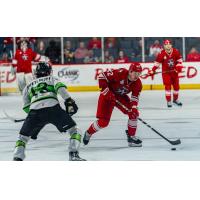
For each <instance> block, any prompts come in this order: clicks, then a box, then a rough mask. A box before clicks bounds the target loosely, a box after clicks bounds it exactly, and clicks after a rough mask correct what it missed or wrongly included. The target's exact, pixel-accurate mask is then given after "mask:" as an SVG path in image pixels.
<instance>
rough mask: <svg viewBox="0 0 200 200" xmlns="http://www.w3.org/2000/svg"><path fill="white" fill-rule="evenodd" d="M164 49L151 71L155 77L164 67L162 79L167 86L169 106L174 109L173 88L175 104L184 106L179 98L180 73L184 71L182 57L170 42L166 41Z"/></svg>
mask: <svg viewBox="0 0 200 200" xmlns="http://www.w3.org/2000/svg"><path fill="white" fill-rule="evenodd" d="M163 46H164V49H163V50H162V51H161V52H160V53H159V54H158V56H157V58H156V60H155V62H154V66H153V68H152V71H151V75H153V74H154V73H155V72H156V70H157V69H159V68H160V65H162V78H163V84H164V86H165V97H166V100H167V106H168V107H172V102H171V89H172V87H173V103H174V105H177V106H182V103H181V102H180V101H179V100H178V96H179V77H178V73H179V72H181V70H182V62H183V61H182V56H181V55H180V53H179V51H178V50H177V49H175V48H173V47H172V43H171V41H170V40H164V42H163Z"/></svg>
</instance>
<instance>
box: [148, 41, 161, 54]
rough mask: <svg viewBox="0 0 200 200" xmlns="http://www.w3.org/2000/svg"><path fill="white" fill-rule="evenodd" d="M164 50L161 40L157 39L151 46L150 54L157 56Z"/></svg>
mask: <svg viewBox="0 0 200 200" xmlns="http://www.w3.org/2000/svg"><path fill="white" fill-rule="evenodd" d="M161 50H162V46H161V45H160V42H159V40H155V41H154V43H153V44H152V45H151V46H150V49H149V56H151V57H157V55H158V53H160V51H161Z"/></svg>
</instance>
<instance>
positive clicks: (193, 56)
mask: <svg viewBox="0 0 200 200" xmlns="http://www.w3.org/2000/svg"><path fill="white" fill-rule="evenodd" d="M187 61H200V53H199V52H198V50H197V49H196V48H195V47H192V49H191V50H190V52H189V53H188V55H187Z"/></svg>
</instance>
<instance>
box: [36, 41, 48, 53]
mask: <svg viewBox="0 0 200 200" xmlns="http://www.w3.org/2000/svg"><path fill="white" fill-rule="evenodd" d="M45 50H46V45H45V42H44V41H43V40H39V41H38V43H37V47H36V52H37V53H39V54H40V55H42V56H43V55H45Z"/></svg>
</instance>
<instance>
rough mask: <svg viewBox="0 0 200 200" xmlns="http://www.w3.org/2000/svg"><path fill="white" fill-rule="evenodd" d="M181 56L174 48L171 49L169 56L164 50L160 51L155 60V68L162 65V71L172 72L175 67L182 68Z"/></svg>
mask: <svg viewBox="0 0 200 200" xmlns="http://www.w3.org/2000/svg"><path fill="white" fill-rule="evenodd" d="M182 62H183V61H182V56H181V54H180V53H179V51H178V50H177V49H175V48H172V51H171V53H170V54H168V53H167V52H166V51H165V50H162V51H161V52H160V53H159V54H158V56H157V58H156V60H155V66H157V67H159V65H160V64H162V71H169V70H174V69H175V66H182Z"/></svg>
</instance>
